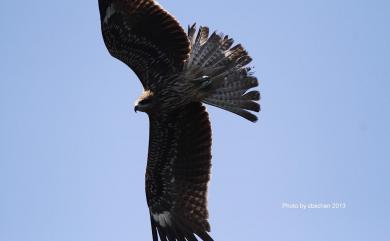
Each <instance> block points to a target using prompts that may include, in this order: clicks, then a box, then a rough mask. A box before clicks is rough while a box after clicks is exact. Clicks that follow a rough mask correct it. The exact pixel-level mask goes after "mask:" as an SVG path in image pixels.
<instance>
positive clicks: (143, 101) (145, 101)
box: [140, 99, 151, 105]
mask: <svg viewBox="0 0 390 241" xmlns="http://www.w3.org/2000/svg"><path fill="white" fill-rule="evenodd" d="M150 102H151V99H143V100H141V101H140V104H141V105H147V104H150Z"/></svg>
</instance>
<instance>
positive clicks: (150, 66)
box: [99, 0, 260, 241]
mask: <svg viewBox="0 0 390 241" xmlns="http://www.w3.org/2000/svg"><path fill="white" fill-rule="evenodd" d="M99 9H100V16H101V26H102V33H103V38H104V42H105V44H106V46H107V48H108V50H109V52H110V54H111V55H112V56H114V57H115V58H118V59H119V60H121V61H123V62H124V63H125V64H127V65H128V66H129V67H130V68H131V69H132V70H133V71H134V72H135V73H136V75H137V76H138V77H139V79H140V80H141V82H142V84H143V87H144V92H143V94H142V95H141V96H140V98H139V100H138V101H137V104H136V107H135V110H139V111H143V112H145V113H147V114H148V116H149V120H150V136H149V152H148V162H147V169H146V175H145V178H146V186H145V190H146V197H147V203H148V206H149V210H150V219H151V224H152V233H153V240H154V241H157V240H158V237H160V239H161V240H162V241H164V240H169V241H174V240H178V241H182V240H183V241H184V240H197V238H196V236H198V237H199V238H201V239H202V240H206V241H207V240H209V241H210V240H212V238H211V237H210V236H209V234H208V232H209V231H210V225H209V223H208V211H207V185H208V182H209V179H210V169H211V127H210V121H209V118H208V114H207V111H206V110H205V107H204V106H203V104H202V102H203V103H207V104H211V105H214V106H217V107H220V108H222V109H225V110H228V111H230V112H233V113H236V114H238V115H240V116H242V117H244V118H246V119H248V120H250V121H256V120H257V117H256V116H255V115H254V114H252V113H251V112H249V111H248V110H250V111H255V112H258V111H259V110H260V107H259V104H258V103H257V102H256V101H258V100H259V99H260V95H259V92H258V91H253V90H252V91H248V90H249V89H251V88H253V87H256V86H257V85H258V82H257V79H256V78H255V77H254V76H252V74H251V72H250V69H249V68H248V67H246V66H247V65H248V64H249V63H250V61H251V58H250V57H249V55H248V53H247V52H246V51H245V50H244V48H243V47H242V46H241V45H235V46H234V47H232V45H233V40H232V39H230V38H228V37H227V36H223V35H220V34H216V33H212V34H211V35H210V36H209V30H208V28H207V27H200V28H199V30H198V31H197V29H196V27H195V25H193V26H191V27H189V29H188V34H186V33H185V32H184V30H183V29H182V28H181V27H180V25H179V24H178V22H177V21H176V20H175V19H174V18H173V17H172V16H171V15H170V14H169V13H167V12H166V11H165V10H163V9H162V8H161V7H160V6H159V5H158V4H157V3H156V2H155V1H153V0H99ZM195 235H196V236H195Z"/></svg>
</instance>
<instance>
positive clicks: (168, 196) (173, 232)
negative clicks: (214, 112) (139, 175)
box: [146, 103, 212, 241]
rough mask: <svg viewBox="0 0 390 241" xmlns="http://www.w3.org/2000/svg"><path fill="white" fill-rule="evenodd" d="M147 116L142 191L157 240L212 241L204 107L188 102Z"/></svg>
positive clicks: (208, 146) (208, 133)
mask: <svg viewBox="0 0 390 241" xmlns="http://www.w3.org/2000/svg"><path fill="white" fill-rule="evenodd" d="M149 118H150V140H149V154H148V166H147V171H146V195H147V201H148V205H149V209H150V213H151V222H152V229H153V230H157V232H158V233H159V236H160V239H161V240H164V238H166V237H167V238H168V240H176V239H179V238H180V240H183V238H185V239H187V240H198V239H197V238H196V236H198V237H200V238H201V239H202V240H207V241H211V240H212V238H211V237H210V236H209V235H208V233H207V232H209V231H210V225H209V223H208V221H207V219H208V210H207V185H208V182H209V180H210V169H211V127H210V122H209V118H208V114H207V112H206V110H205V107H204V106H202V104H201V103H191V104H188V105H186V106H184V107H182V108H179V109H178V110H176V111H173V112H172V113H170V114H167V115H166V116H164V117H161V116H160V117H159V118H154V117H153V116H150V117H149ZM195 235H196V236H195ZM161 236H163V237H161ZM173 236H175V238H176V239H173V238H172V237H173Z"/></svg>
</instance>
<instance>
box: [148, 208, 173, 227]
mask: <svg viewBox="0 0 390 241" xmlns="http://www.w3.org/2000/svg"><path fill="white" fill-rule="evenodd" d="M152 217H153V219H154V221H155V222H156V223H158V224H159V225H160V226H161V227H166V226H172V220H171V219H172V216H171V213H170V212H167V211H164V212H162V213H153V212H152Z"/></svg>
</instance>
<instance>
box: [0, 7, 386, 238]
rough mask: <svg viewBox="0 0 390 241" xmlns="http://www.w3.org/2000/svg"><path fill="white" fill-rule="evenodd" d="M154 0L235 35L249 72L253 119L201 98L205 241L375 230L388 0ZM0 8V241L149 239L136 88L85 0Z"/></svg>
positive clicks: (382, 225)
mask: <svg viewBox="0 0 390 241" xmlns="http://www.w3.org/2000/svg"><path fill="white" fill-rule="evenodd" d="M160 3H161V4H162V5H163V6H164V7H166V8H167V9H168V10H169V11H170V12H171V13H173V14H174V15H175V16H176V17H177V18H178V19H179V21H180V22H181V23H182V24H183V26H187V24H190V23H192V22H195V21H196V22H198V23H199V24H202V25H209V26H210V27H211V29H216V30H218V31H222V32H224V33H227V34H229V35H231V36H232V37H234V38H235V39H236V40H237V41H239V42H241V43H242V44H243V45H244V46H245V47H246V48H247V49H248V50H249V52H250V53H251V55H252V56H253V58H254V62H253V65H254V66H255V71H256V75H257V76H258V78H259V79H260V81H261V86H260V90H261V92H262V97H263V99H262V101H261V104H262V112H261V114H260V120H259V122H258V123H256V124H252V123H250V122H248V121H245V120H244V119H241V118H239V117H237V116H235V115H232V114H230V113H227V112H225V111H222V110H217V109H215V108H209V111H210V112H211V120H212V126H213V134H214V145H213V170H212V171H213V176H212V181H211V185H210V192H209V207H210V222H211V225H212V236H213V237H214V238H215V240H219V241H237V240H253V241H262V240H264V241H330V240H331V241H367V240H375V241H385V240H388V237H390V231H389V229H388V225H389V215H390V208H389V203H390V194H389V183H390V180H389V170H390V164H389V161H390V150H389V147H390V146H389V143H390V127H389V123H390V108H389V105H390V94H389V92H390V77H389V76H390V66H389V63H390V59H389V58H390V57H389V56H390V47H389V46H390V45H389V43H390V31H389V23H390V3H389V1H379V0H378V1H374V0H373V1H359V0H355V1H352V0H351V1H347V0H339V1H336V0H327V1H320V0H317V1H302V0H298V1H286V0H285V1H282V0H273V1H261V0H241V1H234V2H233V1H231V2H228V1H226V0H212V1H211V0H197V1H168V0H164V1H162V0H161V1H160ZM0 13H1V14H0V43H1V44H0V53H1V58H0V117H1V118H0V195H1V196H0V241H108V240H112V241H133V240H145V241H148V240H151V233H150V227H149V216H148V211H147V206H146V201H145V194H144V171H145V164H146V154H147V141H148V121H147V116H146V115H145V114H143V113H139V114H135V113H134V112H133V111H132V109H133V107H132V106H133V103H134V100H135V99H136V98H137V97H138V95H139V94H140V93H141V84H140V82H139V81H138V80H137V78H136V77H135V75H134V74H133V73H132V72H131V71H130V70H129V69H128V68H127V67H126V66H125V65H124V64H122V63H120V62H119V61H117V60H115V59H113V58H112V57H110V56H109V54H108V52H107V50H106V48H105V46H104V44H103V41H102V37H101V32H100V23H99V13H98V7H97V0H88V1H79V0H77V1H76V0H68V1H49V0H36V1H1V2H0ZM333 201H335V202H345V203H346V204H347V207H346V208H345V209H337V210H336V209H319V210H297V209H286V208H282V203H283V202H287V203H296V202H302V203H318V202H322V203H328V202H333Z"/></svg>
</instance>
